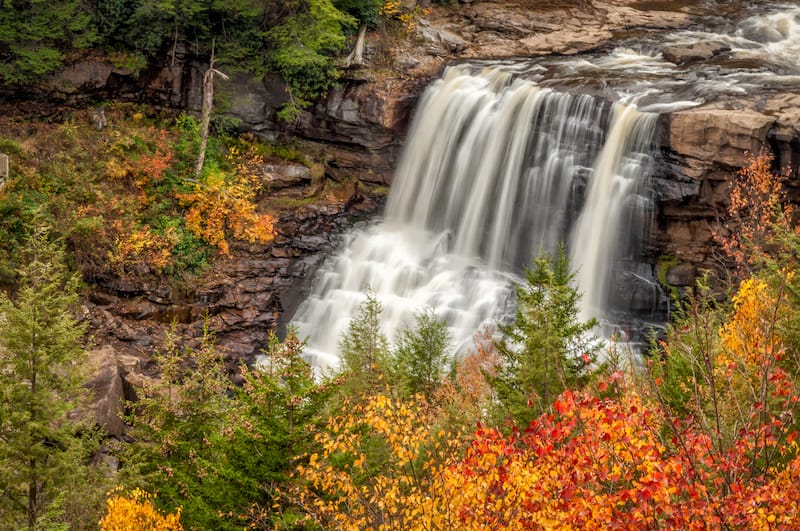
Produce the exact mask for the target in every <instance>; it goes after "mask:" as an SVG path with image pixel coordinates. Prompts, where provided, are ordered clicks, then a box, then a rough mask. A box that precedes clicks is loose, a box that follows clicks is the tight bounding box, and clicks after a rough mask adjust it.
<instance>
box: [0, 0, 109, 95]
mask: <svg viewBox="0 0 800 531" xmlns="http://www.w3.org/2000/svg"><path fill="white" fill-rule="evenodd" d="M96 40H97V34H96V31H95V29H94V26H93V25H92V20H91V17H90V16H89V13H88V12H86V11H85V10H84V8H83V5H82V4H81V2H80V1H79V0H53V1H45V0H3V1H2V2H0V80H2V82H3V83H4V84H6V85H24V84H27V83H30V82H32V81H34V80H36V79H37V78H39V77H40V76H43V75H45V74H49V73H51V72H53V71H54V70H56V69H57V68H58V67H59V66H61V65H62V63H63V61H64V52H65V51H67V50H70V49H74V48H86V47H88V46H90V45H91V44H93V43H94V42H95V41H96Z"/></svg>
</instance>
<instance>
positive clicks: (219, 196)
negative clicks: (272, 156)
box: [178, 172, 274, 255]
mask: <svg viewBox="0 0 800 531" xmlns="http://www.w3.org/2000/svg"><path fill="white" fill-rule="evenodd" d="M257 179H258V178H257V177H255V176H252V175H251V176H243V175H236V176H235V177H232V178H231V179H226V178H225V175H223V174H222V173H220V172H211V173H210V174H208V175H206V176H205V179H204V180H203V181H196V182H194V183H193V186H194V190H193V191H192V192H190V193H186V194H178V198H179V199H180V200H181V202H182V203H183V204H184V205H186V206H188V211H187V212H186V215H185V220H186V228H187V229H189V230H190V231H191V232H192V233H194V234H195V235H197V236H199V237H201V238H203V239H204V240H205V241H206V242H208V243H209V244H211V245H215V246H216V247H217V248H218V249H219V250H220V251H221V252H222V253H223V254H225V255H227V254H229V252H230V250H229V246H228V241H227V239H226V233H227V232H228V231H229V232H230V233H231V234H232V235H233V237H234V238H237V239H241V240H246V241H248V242H250V243H255V242H259V243H266V242H268V241H270V240H272V238H273V237H274V230H273V223H274V219H273V217H272V216H270V215H267V214H261V213H259V212H257V211H256V204H255V203H254V199H255V191H256V190H258V186H259V183H258V182H257Z"/></svg>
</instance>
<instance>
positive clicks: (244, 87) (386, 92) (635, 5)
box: [37, 0, 800, 372]
mask: <svg viewBox="0 0 800 531" xmlns="http://www.w3.org/2000/svg"><path fill="white" fill-rule="evenodd" d="M544 4H545V3H544V2H538V1H534V0H518V1H515V2H514V1H512V2H501V1H492V0H486V1H481V2H474V3H467V4H465V5H460V6H458V7H454V8H448V9H445V8H439V7H434V8H432V10H431V11H430V12H429V13H427V14H425V15H423V17H422V18H421V19H419V20H418V22H417V23H416V25H415V26H414V27H413V28H410V29H408V30H407V32H408V34H407V35H406V37H405V38H398V37H391V38H390V37H388V36H386V35H379V34H375V35H372V36H371V37H370V39H369V42H368V46H367V50H366V58H367V62H368V67H367V68H363V69H351V70H348V71H346V72H345V73H344V76H343V77H342V79H341V81H340V83H339V84H338V85H337V86H336V87H335V88H333V89H332V90H331V91H330V93H329V94H328V96H327V98H325V99H324V100H321V101H318V102H317V103H316V105H315V106H314V108H313V109H310V110H308V111H307V112H303V113H302V114H301V115H300V116H299V118H298V119H297V120H296V121H295V122H293V123H290V124H287V123H284V122H282V121H280V120H279V119H278V118H277V112H278V110H279V109H280V107H281V106H282V105H283V104H284V103H285V102H286V99H287V95H286V91H285V86H284V85H283V84H282V82H281V80H280V79H278V78H276V77H272V76H268V77H267V78H266V79H263V80H262V79H256V78H253V77H252V76H247V75H244V74H235V75H233V76H232V78H231V80H230V81H227V82H220V83H219V85H218V87H217V90H218V95H219V99H218V102H219V105H220V108H222V109H224V110H225V113H226V115H227V116H228V117H230V118H232V119H235V122H236V124H237V125H238V127H239V128H240V129H242V130H245V131H252V132H254V133H256V134H258V135H260V136H262V137H264V138H267V139H269V140H273V141H282V140H287V139H293V140H299V141H301V142H302V143H303V146H304V149H308V150H312V151H314V152H317V153H319V154H320V155H321V156H322V157H323V158H324V159H325V161H326V165H325V174H326V176H327V177H328V178H329V179H331V180H334V181H340V182H341V181H344V180H346V179H348V178H353V177H355V178H357V179H358V180H359V181H361V182H363V183H366V184H367V185H373V184H381V185H388V184H391V180H392V171H393V169H394V168H395V166H396V162H397V159H398V156H399V153H400V149H401V146H402V145H403V141H404V135H405V132H406V130H407V127H408V123H409V120H410V117H411V115H412V112H413V109H414V106H415V103H416V101H417V98H418V97H419V95H420V93H421V91H422V89H423V88H424V87H425V86H426V85H428V84H429V83H430V82H431V80H433V79H435V78H437V77H438V76H439V74H440V73H441V72H442V70H443V69H444V67H445V66H446V65H447V64H451V63H452V62H456V61H471V60H478V59H481V58H488V57H490V58H492V59H494V60H497V61H502V60H503V58H519V57H543V56H551V57H553V58H554V60H558V58H560V57H567V56H576V55H584V54H588V53H591V52H593V51H597V50H610V49H611V48H612V47H613V46H615V42H617V41H618V40H619V39H623V38H627V37H631V36H634V37H635V36H637V35H646V34H648V32H655V31H665V30H668V29H670V28H673V29H679V28H688V27H691V26H692V25H693V24H695V23H696V22H697V21H698V20H700V19H701V18H702V17H704V16H707V15H708V13H709V12H710V10H712V9H718V10H720V9H721V10H723V11H724V10H725V9H733V8H730V7H720V6H719V5H717V4H716V3H715V2H707V3H704V2H701V3H696V4H697V5H695V6H692V7H690V8H687V7H685V6H681V5H678V4H685V3H680V2H668V1H667V2H652V1H637V0H618V1H616V0H610V1H603V2H601V1H594V2H586V3H576V2H558V1H554V2H547V3H546V5H544ZM578 4H579V6H578V7H576V5H578ZM732 4H735V2H734V3H731V5H732ZM728 49H729V48H728ZM725 50H726V45H725V44H724V43H723V44H722V45H713V43H712V45H709V46H704V47H697V46H685V45H683V46H682V45H680V44H678V45H673V46H669V47H666V48H664V50H663V53H664V55H665V56H667V55H668V56H669V58H670V61H671V62H672V63H674V64H676V65H678V66H679V67H680V66H681V65H690V64H702V63H703V62H704V61H712V62H713V61H715V60H717V58H718V57H720V56H722V55H724V53H725ZM177 59H178V61H176V62H175V64H174V65H163V66H153V67H151V68H150V69H148V70H146V71H144V72H142V73H140V75H139V76H138V77H136V76H133V75H132V74H131V73H130V72H127V71H125V70H122V69H119V68H115V67H112V66H110V65H109V64H107V63H106V62H104V61H103V60H101V59H97V58H84V59H82V60H78V61H77V62H75V63H74V64H72V65H71V66H69V67H68V68H66V69H65V70H64V71H63V72H61V73H59V74H57V75H55V76H53V77H52V78H51V79H49V80H48V81H47V82H46V83H44V84H43V85H41V86H40V87H39V88H38V89H37V90H38V96H39V97H42V98H47V99H48V100H50V101H65V102H69V103H73V104H89V103H91V102H94V101H98V100H102V99H106V98H120V99H127V100H132V101H145V102H149V103H152V104H156V105H161V106H165V107H170V108H178V109H188V110H190V111H197V110H198V109H199V102H200V93H199V87H200V85H201V83H200V81H201V78H202V72H203V68H204V65H202V64H201V63H200V62H198V61H197V60H196V59H195V58H193V57H191V56H190V55H189V54H187V53H183V54H178V56H177ZM568 82H569V81H568V80H567V81H564V83H563V84H564V85H565V86H566V85H568ZM797 86H798V85H796V84H795V85H794V86H792V85H785V86H782V87H778V88H770V89H766V88H765V89H763V90H751V91H746V92H745V93H742V94H738V95H733V96H730V95H729V96H726V97H725V98H720V99H709V101H708V102H707V103H705V104H703V105H699V106H696V107H692V108H684V109H682V110H676V111H673V112H669V111H663V112H662V115H661V117H660V119H659V123H658V132H657V135H656V137H657V139H658V143H659V145H660V152H661V160H660V161H659V167H658V170H657V171H656V174H655V178H654V183H655V184H654V188H655V190H654V195H655V198H656V203H655V211H656V215H655V220H654V221H655V222H654V223H653V224H652V238H651V240H650V245H649V248H648V249H647V254H648V257H647V259H648V260H649V261H650V263H652V264H653V267H654V268H655V267H659V266H660V265H663V267H664V273H665V275H664V280H665V281H666V282H667V283H668V284H670V285H672V286H675V287H678V288H684V287H687V286H691V285H692V284H693V282H694V279H695V277H696V276H697V275H698V274H699V273H700V272H701V271H702V270H704V269H714V268H717V267H719V264H720V262H719V258H720V256H719V253H718V252H717V250H716V246H715V244H714V241H713V238H712V228H713V227H714V225H715V223H717V222H718V220H719V216H720V215H721V213H722V211H723V210H724V207H725V204H726V197H727V192H728V189H729V186H730V183H731V178H732V176H734V175H735V173H736V171H737V170H738V168H740V167H742V165H743V164H744V163H745V158H746V154H747V153H748V152H751V153H756V152H758V151H759V150H760V149H761V147H762V146H767V147H769V148H771V149H772V151H773V152H774V153H775V155H776V162H777V164H778V166H779V167H781V168H784V167H790V168H792V170H791V171H793V176H792V179H791V180H790V184H791V186H792V193H793V197H794V199H800V196H798V186H797V185H798V173H797V172H798V170H797V168H798V167H799V166H800V89H798V88H797ZM566 90H570V89H569V88H567V89H566ZM572 90H575V91H582V90H588V91H589V92H592V91H596V93H597V95H598V97H605V95H604V94H603V93H602V91H600V90H597V89H595V88H592V87H589V88H588V89H587V88H586V87H583V86H576V87H574V88H573V89H572ZM357 195H359V194H358V190H357V189H356V190H355V191H354V193H353V195H352V197H355V196H357ZM352 197H350V198H342V200H340V201H334V202H332V203H330V204H319V205H305V206H302V207H298V208H296V209H291V210H287V211H286V212H284V213H283V214H282V216H283V217H282V218H281V219H280V220H279V223H278V226H279V227H280V229H279V234H278V236H277V238H276V240H275V241H274V242H273V243H271V244H268V245H266V246H258V245H252V246H251V245H238V246H237V247H236V248H235V249H234V258H232V259H231V260H229V261H225V262H224V263H218V264H216V265H215V266H214V268H213V270H212V271H211V273H210V274H209V275H207V277H206V278H204V279H203V280H202V281H201V285H200V286H199V287H198V288H197V289H193V290H191V292H186V293H184V292H180V290H176V289H175V288H172V287H164V286H151V285H145V284H137V283H126V282H124V281H121V280H115V281H112V282H108V283H106V284H101V285H99V286H98V289H97V291H96V292H95V294H94V295H93V297H92V298H91V300H89V301H88V302H87V312H88V314H89V315H90V318H91V319H92V322H93V327H94V328H95V329H96V330H99V331H102V334H104V338H103V340H104V341H105V342H108V343H113V344H115V345H119V346H120V347H121V348H132V349H133V350H136V351H141V352H146V351H147V350H148V349H149V348H152V345H153V343H154V342H156V341H157V340H158V337H159V336H160V334H161V333H163V329H164V328H165V327H166V323H168V322H169V321H170V320H171V319H172V318H173V317H175V318H177V319H178V321H179V322H180V323H181V326H184V327H187V328H192V329H195V330H196V329H198V328H199V327H200V326H202V322H203V318H204V316H205V315H206V312H207V313H208V315H209V316H210V324H211V326H212V328H213V329H214V330H215V331H216V332H217V337H218V341H219V343H220V345H221V346H223V347H225V348H226V349H227V351H228V353H229V357H230V359H231V361H233V360H236V359H240V358H242V357H249V356H251V355H252V354H253V353H255V352H257V351H258V349H259V348H261V347H262V346H263V345H264V342H265V334H266V332H267V331H268V330H270V329H272V328H274V327H275V325H276V322H277V319H278V316H279V315H280V314H281V313H282V312H283V311H285V310H286V309H287V308H288V307H291V306H292V305H293V304H294V303H293V301H292V299H293V298H295V297H296V295H292V292H293V289H294V288H293V286H295V285H296V283H297V282H298V281H299V280H302V279H304V278H307V277H308V276H309V274H310V272H311V271H312V270H313V269H314V268H315V266H316V265H317V264H318V262H319V260H320V259H321V256H322V254H324V253H326V252H329V251H330V250H332V249H333V248H334V247H335V245H336V241H337V240H336V237H335V234H337V233H339V232H341V231H342V230H343V229H344V228H345V227H346V226H348V225H349V224H350V223H351V222H352V218H353V214H358V215H361V216H364V215H368V214H371V213H374V212H376V211H377V210H378V209H379V203H380V202H379V201H373V200H367V201H364V202H356V203H353V202H352V201H349V199H352ZM354 204H355V207H354V206H353V205H354ZM125 370H126V371H129V369H125ZM136 370H142V367H139V368H138V369H136ZM129 372H136V371H134V370H130V371H129Z"/></svg>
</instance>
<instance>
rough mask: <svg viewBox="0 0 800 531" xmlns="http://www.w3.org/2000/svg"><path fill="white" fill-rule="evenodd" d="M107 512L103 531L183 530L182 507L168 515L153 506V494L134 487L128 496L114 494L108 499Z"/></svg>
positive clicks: (102, 527)
mask: <svg viewBox="0 0 800 531" xmlns="http://www.w3.org/2000/svg"><path fill="white" fill-rule="evenodd" d="M106 505H107V507H108V512H107V514H106V515H105V516H104V517H103V519H102V520H100V529H101V531H183V526H182V525H181V510H180V508H179V509H178V511H177V512H176V513H175V514H168V515H166V516H164V515H162V514H161V513H159V512H158V510H157V509H156V508H155V507H154V506H153V503H152V501H151V496H150V494H148V493H147V492H144V491H142V490H140V489H134V490H133V491H132V492H130V494H128V495H127V496H122V495H120V494H113V495H112V496H110V497H109V498H108V500H107V501H106Z"/></svg>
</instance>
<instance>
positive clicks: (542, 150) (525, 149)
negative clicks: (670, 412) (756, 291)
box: [292, 4, 800, 368]
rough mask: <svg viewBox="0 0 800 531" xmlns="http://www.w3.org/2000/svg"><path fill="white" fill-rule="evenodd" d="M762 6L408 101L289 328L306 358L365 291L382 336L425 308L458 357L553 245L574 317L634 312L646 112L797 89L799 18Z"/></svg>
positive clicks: (328, 341) (329, 354)
mask: <svg viewBox="0 0 800 531" xmlns="http://www.w3.org/2000/svg"><path fill="white" fill-rule="evenodd" d="M743 5H744V4H743ZM761 8H763V10H762V11H761V12H760V13H759V14H757V15H749V16H748V15H746V14H743V13H745V12H746V11H747V10H748V9H749V8H747V7H746V6H745V8H743V9H742V10H740V12H739V19H738V20H735V21H733V22H731V21H722V22H720V20H721V19H720V17H710V19H713V20H715V21H716V23H715V24H713V25H712V24H709V25H707V26H706V27H702V26H701V25H698V26H696V27H695V28H693V29H691V30H680V31H676V32H671V33H670V32H662V33H659V34H658V36H657V37H655V38H653V37H652V36H650V35H642V36H639V37H637V38H635V39H632V40H631V41H626V42H623V43H621V44H620V46H618V47H617V48H614V49H612V50H610V51H609V52H607V53H594V54H584V55H581V56H578V57H571V58H558V57H556V58H541V59H531V60H503V61H482V62H473V63H471V64H463V65H458V66H453V67H450V68H448V69H447V70H446V71H445V73H444V75H443V77H442V79H440V80H438V81H436V82H435V83H434V84H432V85H431V86H430V87H429V88H428V89H427V90H426V92H425V93H424V95H423V96H422V98H421V100H420V102H419V104H418V107H417V110H416V113H415V118H414V122H413V124H412V127H411V129H410V131H409V134H408V137H407V140H406V146H405V149H404V153H403V156H402V158H401V161H400V164H399V167H398V169H397V171H396V174H395V179H394V183H393V186H392V190H391V193H390V196H389V200H388V204H387V207H386V212H385V216H384V220H383V221H381V222H379V223H376V224H373V225H372V226H369V227H368V228H364V229H358V230H353V231H351V232H350V233H348V234H346V235H345V237H344V241H343V244H342V248H341V251H340V252H339V253H337V254H336V255H334V256H332V257H330V258H328V259H327V260H326V262H325V263H324V264H323V266H322V267H321V268H320V270H319V271H318V273H317V275H316V277H315V279H314V281H313V283H312V292H311V294H310V296H309V297H308V298H307V299H306V300H305V301H304V302H303V304H302V305H301V306H300V307H299V309H298V310H297V312H296V313H295V315H294V317H293V319H292V324H293V325H295V326H297V327H298V328H299V332H300V335H301V337H305V338H307V339H308V346H307V349H306V356H307V359H308V360H309V361H310V362H311V363H312V365H314V366H316V367H318V368H325V367H331V366H335V365H336V364H337V363H338V357H337V351H338V343H339V340H340V338H341V335H342V333H343V332H344V331H345V330H346V328H347V325H348V323H349V322H350V320H351V319H352V318H353V317H354V316H355V314H356V312H357V309H358V307H359V305H360V304H361V302H362V301H363V300H364V297H365V292H366V291H367V289H371V290H372V292H373V293H374V294H375V296H376V297H377V298H378V300H379V301H380V302H381V303H382V305H383V308H384V313H383V321H384V331H385V333H386V334H387V336H388V337H389V339H390V340H391V339H393V338H394V337H396V335H397V334H398V333H399V331H400V330H402V329H403V328H404V327H408V326H412V325H413V322H414V313H415V312H418V311H420V310H423V309H424V308H432V309H433V310H434V311H435V312H436V313H437V314H438V315H439V316H441V317H442V318H444V319H445V320H446V322H447V323H448V326H449V328H450V332H451V334H452V337H453V340H454V344H455V349H456V350H463V349H465V348H466V347H468V346H469V345H470V344H471V341H472V336H473V334H474V333H475V331H476V330H478V329H479V328H480V327H481V326H482V325H483V324H494V323H496V322H497V321H498V320H502V319H507V318H508V317H509V316H511V315H513V310H514V300H513V299H514V297H513V291H514V290H513V285H514V283H515V282H520V281H521V275H522V273H523V271H524V267H526V266H527V265H529V264H530V263H531V260H532V259H533V258H534V257H535V255H536V254H537V252H538V250H539V249H540V248H544V249H547V250H550V251H552V250H553V249H554V248H555V247H556V245H558V243H559V242H564V243H565V244H566V245H567V246H568V252H569V256H570V261H571V265H572V267H573V269H575V270H576V271H577V280H578V284H579V288H580V290H581V291H582V292H583V294H584V296H583V300H582V307H581V315H582V317H583V318H589V317H598V318H600V319H601V320H606V322H608V321H611V323H612V326H613V323H614V322H615V319H616V318H617V317H618V316H619V314H620V312H621V313H624V312H625V308H624V306H625V305H626V304H629V305H632V303H631V302H630V300H628V299H626V296H628V295H629V294H628V293H627V292H629V291H632V290H633V288H632V287H631V284H630V281H631V279H634V280H635V281H636V282H638V285H640V286H641V285H644V286H647V287H648V288H647V289H652V290H654V291H659V287H658V284H657V282H656V281H655V279H654V276H655V275H654V272H653V266H652V264H646V263H643V261H642V254H643V253H642V243H643V238H644V237H646V235H647V234H648V231H649V226H648V224H649V223H650V221H651V217H652V203H653V202H652V198H651V191H650V185H649V182H648V181H649V176H650V175H651V174H652V173H653V171H654V169H655V158H656V157H655V153H654V147H653V145H652V144H653V134H654V128H655V124H656V120H657V116H658V115H657V114H655V113H662V112H672V111H676V110H680V109H685V108H691V107H694V106H697V105H700V104H702V103H704V102H708V101H711V100H714V99H716V98H721V97H726V96H729V95H737V94H742V93H747V92H748V91H752V90H754V87H758V89H759V90H761V91H766V90H770V87H773V88H775V89H776V90H780V87H781V86H786V85H787V84H788V85H795V86H796V84H798V83H800V62H798V57H800V8H798V7H797V6H796V5H786V6H777V7H772V8H770V7H769V6H767V5H766V4H765V5H764V6H761ZM707 41H714V42H719V43H720V44H721V45H722V46H721V47H722V48H723V49H724V50H723V51H722V52H721V53H719V54H717V55H715V56H714V57H713V58H711V59H709V60H707V61H705V62H703V63H702V64H700V65H692V64H689V65H676V64H673V63H671V62H669V61H668V60H666V59H665V58H664V55H663V54H662V50H663V48H664V47H665V46H668V45H677V46H680V45H691V44H692V43H699V42H707ZM581 93H585V94H581ZM609 101H616V102H617V103H609ZM646 298H647V297H645V299H646ZM650 299H652V300H663V294H660V293H654V294H653V296H652V297H650ZM614 305H616V306H617V307H616V308H614ZM620 305H621V306H622V307H620ZM636 311H639V312H640V313H641V312H642V309H641V308H639V309H637V310H636ZM656 313H657V312H656V310H655V309H654V310H653V312H652V315H651V318H653V319H655V320H658V316H656V315H655V314H656ZM640 317H641V316H640Z"/></svg>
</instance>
